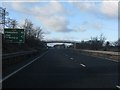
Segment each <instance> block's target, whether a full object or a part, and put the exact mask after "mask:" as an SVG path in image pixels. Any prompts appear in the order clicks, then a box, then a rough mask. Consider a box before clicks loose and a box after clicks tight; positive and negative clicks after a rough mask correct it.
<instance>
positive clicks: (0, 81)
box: [0, 51, 48, 83]
mask: <svg viewBox="0 0 120 90" xmlns="http://www.w3.org/2000/svg"><path fill="white" fill-rule="evenodd" d="M46 53H48V51H46V52H44V53H43V54H41V55H40V56H38V57H37V58H35V59H33V60H32V61H30V62H28V63H27V64H25V65H24V66H22V67H21V68H19V69H17V70H15V71H14V72H12V73H11V74H9V75H7V76H6V77H4V78H3V79H2V80H0V83H2V82H3V81H5V80H6V79H8V78H9V77H11V76H13V75H14V74H16V73H17V72H19V71H20V70H22V69H24V68H25V67H27V66H28V65H30V64H32V63H33V62H35V61H36V60H38V59H39V58H41V57H43V56H44V55H45V54H46Z"/></svg>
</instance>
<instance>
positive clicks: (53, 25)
mask: <svg viewBox="0 0 120 90" xmlns="http://www.w3.org/2000/svg"><path fill="white" fill-rule="evenodd" d="M9 4H10V6H11V8H12V9H13V10H15V11H17V12H21V13H23V14H27V15H31V16H33V17H34V18H35V19H36V20H39V21H40V22H41V23H42V25H43V26H44V27H46V28H47V29H51V30H52V31H55V32H70V31H72V29H70V28H68V25H69V21H68V20H67V19H66V18H65V14H67V11H66V10H65V9H64V7H63V6H62V4H61V3H60V2H57V1H56V2H47V3H42V2H41V4H43V5H42V6H39V5H35V6H34V5H32V4H34V3H31V2H29V3H25V2H11V3H9ZM28 6H31V7H28ZM32 6H33V7H32Z"/></svg>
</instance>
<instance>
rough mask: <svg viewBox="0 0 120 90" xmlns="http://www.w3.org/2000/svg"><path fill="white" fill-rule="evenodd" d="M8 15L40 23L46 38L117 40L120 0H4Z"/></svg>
mask: <svg viewBox="0 0 120 90" xmlns="http://www.w3.org/2000/svg"><path fill="white" fill-rule="evenodd" d="M0 7H4V8H6V10H7V11H8V12H9V17H10V18H12V19H16V20H17V21H18V23H19V25H23V24H24V21H25V19H26V18H27V19H29V20H30V21H32V22H33V24H34V25H35V26H41V28H42V30H43V32H44V40H74V41H81V40H89V39H90V38H91V37H99V36H100V35H101V34H103V36H105V37H106V40H109V41H116V40H118V0H91V1H90V0H66V1H65V0H59V1H58V0H54V1H53V0H48V1H45V0H42V1H41V0H29V1H25V0H24V1H22V0H19V1H18V0H14V1H12V0H7V1H6V0H3V1H2V2H0Z"/></svg>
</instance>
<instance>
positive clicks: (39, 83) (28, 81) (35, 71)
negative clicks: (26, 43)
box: [2, 49, 120, 89]
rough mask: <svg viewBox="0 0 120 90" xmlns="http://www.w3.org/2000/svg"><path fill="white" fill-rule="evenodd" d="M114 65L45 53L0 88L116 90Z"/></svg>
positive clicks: (72, 52)
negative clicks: (111, 89) (88, 89)
mask: <svg viewBox="0 0 120 90" xmlns="http://www.w3.org/2000/svg"><path fill="white" fill-rule="evenodd" d="M118 80H120V79H119V74H118V62H114V61H110V60H107V59H102V58H97V57H92V56H88V55H83V54H80V53H79V52H77V51H75V50H71V49H49V50H48V51H47V52H46V53H45V54H44V55H43V56H41V57H40V58H37V59H36V60H34V62H32V63H31V64H29V65H27V66H26V67H25V68H23V69H21V70H19V71H18V72H16V73H14V74H13V75H11V76H10V77H9V78H7V79H6V80H4V81H3V83H2V84H3V89H4V88H116V87H118V83H119V81H118Z"/></svg>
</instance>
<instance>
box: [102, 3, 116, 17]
mask: <svg viewBox="0 0 120 90" xmlns="http://www.w3.org/2000/svg"><path fill="white" fill-rule="evenodd" d="M100 12H101V13H102V14H103V15H105V16H106V17H110V18H115V17H118V2H102V3H101V8H100Z"/></svg>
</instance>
